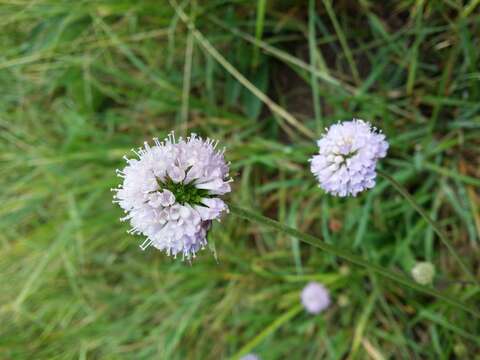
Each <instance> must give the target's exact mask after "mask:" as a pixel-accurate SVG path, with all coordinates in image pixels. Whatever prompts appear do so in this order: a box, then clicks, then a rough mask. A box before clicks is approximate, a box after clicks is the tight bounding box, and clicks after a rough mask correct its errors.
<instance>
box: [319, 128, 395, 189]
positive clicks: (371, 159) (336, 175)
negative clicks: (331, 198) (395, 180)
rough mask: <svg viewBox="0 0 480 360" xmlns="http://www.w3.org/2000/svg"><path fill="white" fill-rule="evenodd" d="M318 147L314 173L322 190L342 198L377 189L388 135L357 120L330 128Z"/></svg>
mask: <svg viewBox="0 0 480 360" xmlns="http://www.w3.org/2000/svg"><path fill="white" fill-rule="evenodd" d="M317 145H318V147H319V151H318V154H317V155H315V156H313V157H312V158H311V159H310V162H311V171H312V173H313V174H314V175H315V176H316V178H317V180H318V182H319V185H320V187H321V188H322V189H324V190H325V191H326V192H327V193H329V194H332V195H336V196H341V197H344V196H349V195H352V196H356V195H357V194H358V193H360V192H362V191H364V190H366V189H370V188H372V187H374V186H375V177H376V175H377V174H376V171H375V167H376V164H377V160H378V159H380V158H383V157H385V155H386V154H387V150H388V143H387V141H386V140H385V135H383V134H381V133H379V132H378V131H377V130H376V129H375V128H372V126H371V125H370V124H369V123H368V122H365V121H363V120H358V119H353V120H352V121H344V122H339V123H337V124H334V125H332V126H330V128H329V129H327V132H326V133H325V134H324V135H323V136H322V137H321V138H320V140H318V141H317Z"/></svg>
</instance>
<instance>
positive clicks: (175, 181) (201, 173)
mask: <svg viewBox="0 0 480 360" xmlns="http://www.w3.org/2000/svg"><path fill="white" fill-rule="evenodd" d="M317 144H318V146H319V153H318V155H315V156H313V158H312V159H311V170H312V172H313V174H314V175H315V176H316V177H317V179H318V181H319V184H320V186H321V187H322V188H323V189H324V190H325V191H327V192H328V193H330V194H332V195H337V196H347V195H353V196H355V195H357V194H358V193H359V192H361V191H363V190H365V189H368V188H371V187H373V186H374V185H375V176H376V173H375V165H376V162H377V160H378V159H379V158H382V157H384V156H385V155H386V152H387V149H388V143H387V142H386V141H385V136H384V135H382V134H379V133H378V132H377V131H376V129H375V128H372V127H371V125H370V124H369V123H367V122H365V121H363V120H356V119H354V120H352V121H346V122H343V123H338V124H334V125H332V126H331V127H330V128H329V129H328V130H327V133H326V134H325V135H324V136H323V137H322V138H321V139H320V140H318V142H317ZM217 145H218V142H214V141H213V140H210V139H207V140H203V139H202V138H200V137H198V136H197V135H195V134H192V135H191V136H189V137H187V138H186V139H183V138H179V139H178V141H177V140H175V137H174V135H173V133H171V134H170V135H169V136H168V137H167V138H166V139H165V140H164V141H159V140H158V139H154V145H153V146H150V145H149V144H148V143H145V144H144V147H143V148H139V149H138V150H137V151H135V150H134V153H135V154H136V158H134V159H128V158H127V157H125V160H126V161H127V165H126V166H125V168H124V169H122V170H117V173H118V175H119V176H120V177H122V178H123V183H122V184H121V185H120V186H119V187H118V188H117V189H114V191H115V192H116V194H115V196H114V199H115V200H114V201H115V202H117V203H118V204H119V205H120V206H121V207H122V209H123V210H124V211H125V213H126V215H125V216H124V217H123V218H122V220H123V221H129V222H130V225H131V229H130V232H131V233H134V234H142V235H144V236H145V237H146V240H145V241H144V242H143V244H142V245H141V246H140V247H141V248H142V249H143V250H144V249H146V248H147V247H149V246H150V245H152V246H154V247H155V248H157V249H159V250H162V251H165V252H166V253H167V254H168V255H171V256H174V257H176V256H177V254H182V257H183V258H186V259H191V258H192V257H195V255H196V253H197V252H198V251H199V250H200V249H202V248H204V247H205V246H206V244H207V233H208V230H209V229H210V226H211V222H212V220H215V219H217V220H218V219H220V217H221V215H222V214H223V213H225V212H228V207H227V205H226V204H225V203H224V202H223V201H222V200H221V199H220V196H221V195H224V194H226V193H228V192H230V182H231V181H232V179H231V178H230V177H229V175H228V172H229V164H227V163H226V162H225V158H224V150H222V151H218V150H216V147H217ZM312 289H313V287H312ZM308 294H309V293H308V292H307V293H306V295H305V296H306V298H305V299H307V298H308ZM325 301H326V300H325Z"/></svg>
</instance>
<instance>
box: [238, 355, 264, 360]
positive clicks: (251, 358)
mask: <svg viewBox="0 0 480 360" xmlns="http://www.w3.org/2000/svg"><path fill="white" fill-rule="evenodd" d="M240 360H260V356H258V355H257V354H247V355H244V356H242V357H241V358H240Z"/></svg>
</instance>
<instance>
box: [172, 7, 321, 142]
mask: <svg viewBox="0 0 480 360" xmlns="http://www.w3.org/2000/svg"><path fill="white" fill-rule="evenodd" d="M170 4H171V5H172V7H173V8H174V9H175V11H176V12H177V14H178V16H179V17H180V19H181V20H182V21H183V22H184V23H185V25H187V27H188V29H189V30H190V31H191V32H192V34H193V36H194V37H195V39H196V40H197V41H198V43H199V44H200V45H201V46H202V47H203V49H204V50H205V51H206V52H207V53H209V54H210V55H211V56H212V57H213V58H214V59H215V60H217V61H218V63H219V64H220V65H222V66H223V67H224V69H225V70H226V71H228V72H229V73H230V75H232V76H233V77H234V78H235V79H237V81H238V82H240V83H241V84H242V85H243V86H245V87H246V88H247V89H248V90H250V91H251V92H252V93H253V94H254V95H255V96H256V97H258V98H259V99H260V100H261V101H262V102H263V103H264V104H265V105H267V106H268V108H269V109H270V110H271V111H272V112H273V113H275V114H277V115H278V116H280V117H281V118H283V119H285V121H287V122H288V123H289V124H290V125H291V126H293V127H294V128H296V129H297V130H298V131H299V132H301V133H302V134H303V135H305V136H306V137H308V138H310V139H314V138H315V135H314V133H313V132H312V131H311V130H310V129H308V128H307V127H305V126H304V125H303V124H302V123H300V122H299V121H298V120H297V119H296V118H295V117H294V116H293V115H292V114H290V113H289V112H288V111H287V110H285V109H284V108H282V107H281V106H280V105H278V104H277V103H276V102H275V101H273V100H272V99H270V98H269V97H268V96H267V95H266V94H264V93H263V92H262V91H260V89H258V88H257V87H256V86H255V85H253V84H252V82H251V81H250V80H248V79H247V78H246V77H245V76H244V75H243V74H242V73H240V72H239V71H238V70H237V69H236V68H235V67H234V66H233V65H232V64H230V63H229V62H228V61H227V59H225V57H224V56H223V55H222V54H220V53H219V52H218V50H217V49H215V47H213V45H212V44H211V43H210V41H208V40H207V39H206V38H205V37H204V36H203V35H202V33H201V32H200V31H198V30H197V29H196V28H195V26H194V25H193V24H192V22H191V21H190V19H189V17H188V16H187V14H185V12H184V11H183V10H182V9H181V8H180V7H179V6H178V5H177V3H176V2H175V1H174V0H170Z"/></svg>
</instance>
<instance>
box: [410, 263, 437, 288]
mask: <svg viewBox="0 0 480 360" xmlns="http://www.w3.org/2000/svg"><path fill="white" fill-rule="evenodd" d="M412 277H413V280H415V281H416V282H417V283H419V284H421V285H428V284H431V283H432V281H433V278H434V277H435V267H434V266H433V264H432V263H430V262H427V261H425V262H418V263H416V264H415V266H414V267H413V268H412Z"/></svg>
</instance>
